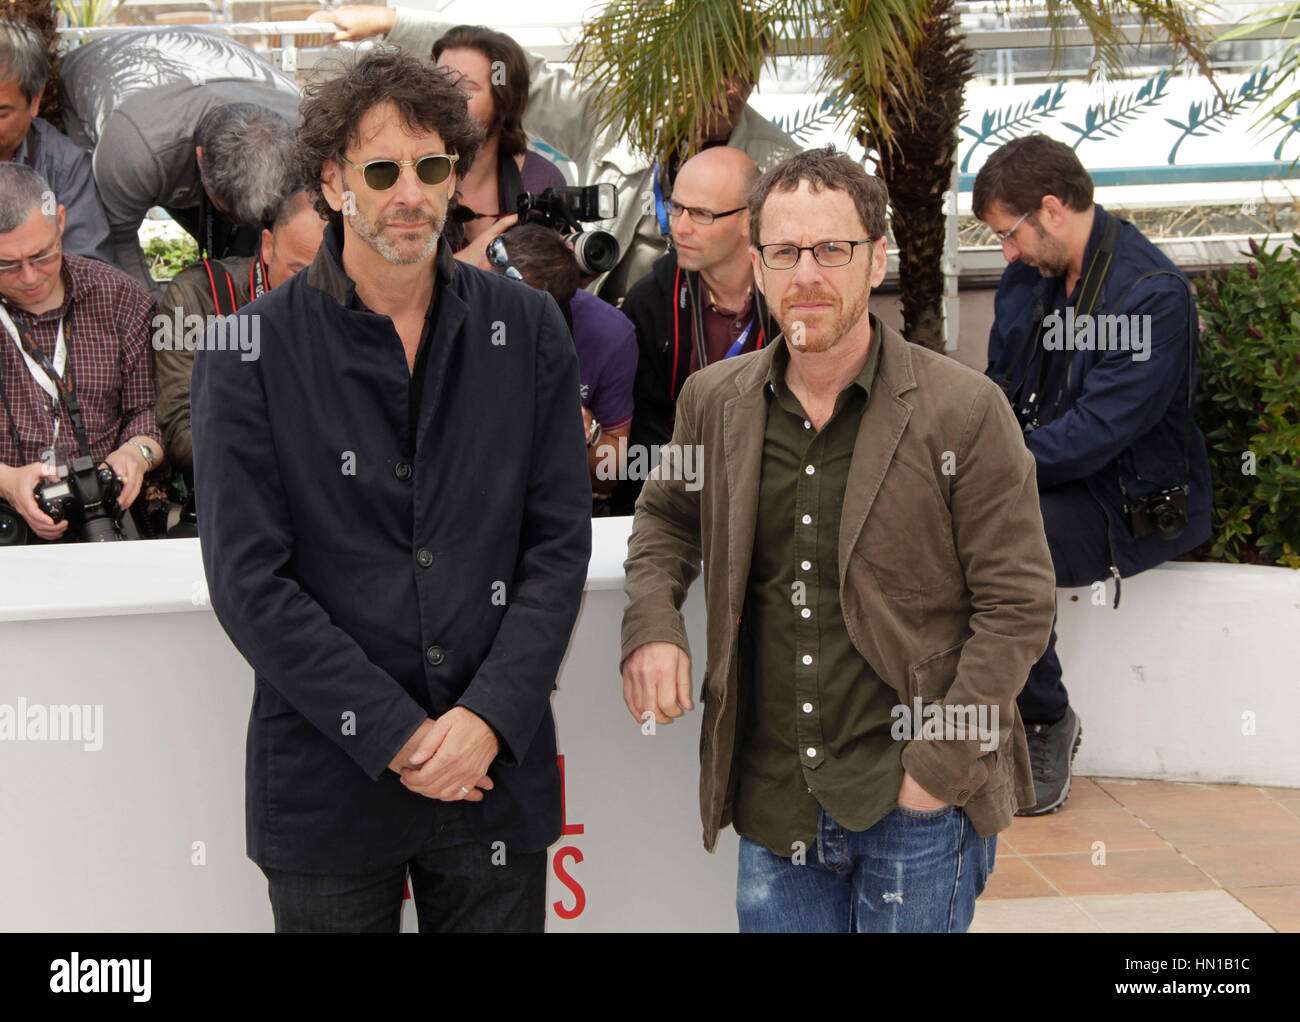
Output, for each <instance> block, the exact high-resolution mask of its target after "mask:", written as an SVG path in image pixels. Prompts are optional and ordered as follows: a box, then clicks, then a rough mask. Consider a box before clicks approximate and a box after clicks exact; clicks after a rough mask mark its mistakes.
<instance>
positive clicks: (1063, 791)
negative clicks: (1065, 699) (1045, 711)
mask: <svg viewBox="0 0 1300 1022" xmlns="http://www.w3.org/2000/svg"><path fill="white" fill-rule="evenodd" d="M1025 738H1026V740H1027V741H1028V742H1029V765H1030V767H1031V768H1032V770H1033V771H1034V795H1035V796H1037V798H1038V801H1037V802H1036V803H1035V805H1034V806H1033V808H1032V809H1018V810H1017V811H1016V815H1017V816H1042V815H1044V814H1045V813H1052V812H1055V811H1056V810H1057V809H1059V808H1061V806H1062V805H1064V804H1065V800H1066V798H1068V797H1069V795H1070V764H1072V763H1073V762H1074V754H1075V753H1076V752H1078V751H1079V744H1080V742H1082V740H1083V726H1082V725H1081V724H1080V723H1079V715H1078V714H1077V713H1075V712H1074V709H1073V707H1069V706H1067V707H1066V708H1065V716H1064V717H1062V718H1061V719H1060V720H1058V721H1057V722H1056V723H1055V724H1030V725H1029V726H1027V727H1026V728H1025Z"/></svg>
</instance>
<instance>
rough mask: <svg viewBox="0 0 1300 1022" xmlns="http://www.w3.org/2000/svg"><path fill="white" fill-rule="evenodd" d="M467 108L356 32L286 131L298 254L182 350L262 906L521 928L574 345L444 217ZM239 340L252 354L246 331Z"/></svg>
mask: <svg viewBox="0 0 1300 1022" xmlns="http://www.w3.org/2000/svg"><path fill="white" fill-rule="evenodd" d="M481 137H482V136H481V131H480V129H479V128H478V127H477V125H476V124H475V122H474V121H473V120H472V119H471V118H470V116H469V113H468V110H467V105H466V100H465V96H464V94H463V93H462V92H461V91H460V90H459V89H457V88H456V86H455V84H454V83H453V82H452V81H451V79H450V78H449V77H448V76H447V75H445V74H444V73H443V72H440V71H437V70H435V69H434V68H432V67H430V66H429V65H428V64H426V63H425V62H423V61H420V60H418V59H416V58H414V57H410V56H404V55H401V54H400V53H397V52H396V51H385V52H379V53H376V54H372V55H370V56H368V57H366V58H365V59H363V60H361V61H360V62H359V63H357V64H356V65H355V66H354V67H353V68H352V69H351V70H349V71H348V72H347V73H345V74H344V75H342V76H341V77H338V78H336V79H334V80H332V81H329V82H327V83H324V84H322V85H321V86H319V87H318V88H317V89H316V90H315V91H314V93H313V95H312V96H311V97H310V99H309V100H308V102H307V104H306V106H305V107H304V117H303V124H302V127H301V129H300V131H299V135H298V151H299V161H300V163H301V165H302V169H303V172H304V177H305V180H307V181H311V182H318V183H319V193H320V194H319V196H318V202H317V208H318V209H319V210H320V212H321V213H322V215H323V216H325V217H326V218H327V219H328V220H329V227H328V228H327V229H326V232H325V237H324V240H323V242H322V245H321V248H320V250H319V252H318V253H317V257H316V259H315V261H314V262H313V263H312V264H311V266H310V267H308V268H307V269H306V270H304V271H302V272H300V273H298V274H297V275H295V276H294V277H292V278H291V279H290V280H289V281H287V282H286V283H284V284H282V285H281V286H279V287H277V288H275V289H274V290H272V291H268V292H267V293H266V294H265V295H263V296H262V297H261V298H258V299H257V300H255V301H253V302H252V303H250V304H249V305H246V306H244V307H243V308H242V309H240V310H239V312H238V313H237V314H236V316H235V317H234V320H233V323H232V324H228V325H226V326H225V328H224V332H225V334H226V335H229V334H231V332H232V331H235V332H236V334H237V336H238V337H239V338H240V339H241V341H242V339H243V338H244V336H245V334H246V333H247V332H249V331H257V332H258V334H259V337H260V343H259V344H258V345H231V344H229V343H227V344H226V345H225V346H224V347H225V350H222V345H221V343H220V342H221V340H222V338H221V336H220V333H221V331H220V330H219V329H218V327H216V326H214V327H212V328H210V329H209V331H208V333H207V335H206V337H205V338H204V347H205V350H203V351H202V352H200V353H199V354H198V356H197V358H196V361H195V368H194V374H193V398H192V428H193V443H194V455H195V458H194V460H195V472H196V488H197V491H198V493H199V523H200V537H201V539H202V544H203V560H204V567H205V569H206V572H207V577H208V585H209V588H210V592H211V598H212V605H213V609H214V610H215V611H216V614H217V617H218V619H219V620H220V621H221V624H222V626H223V627H224V628H225V629H226V632H227V633H228V634H229V635H230V637H231V639H232V641H233V642H234V644H235V645H236V646H237V647H238V648H239V650H240V652H241V653H242V654H243V655H244V657H245V658H246V659H247V660H248V662H249V663H250V664H251V665H252V667H253V669H254V672H255V675H256V682H255V689H254V698H253V709H252V717H251V720H250V722H249V734H248V760H247V826H248V853H249V856H250V857H251V858H252V859H253V860H254V861H255V862H256V863H257V864H258V865H259V866H260V867H261V868H262V870H263V871H264V872H265V874H266V876H267V878H268V880H269V885H270V898H271V904H272V908H273V910H274V914H275V924H276V929H277V930H278V931H291V930H317V931H319V930H348V931H356V930H389V931H392V930H396V929H397V928H398V925H399V914H400V907H401V901H402V890H403V882H404V880H405V879H406V876H407V873H408V870H409V873H410V878H411V887H412V893H413V896H414V898H415V902H416V907H417V909H418V912H419V924H420V929H421V930H423V931H432V930H439V931H451V930H502V929H504V930H533V931H536V930H540V929H542V928H543V922H544V901H545V876H546V851H545V849H546V846H547V845H548V844H550V843H551V842H552V841H554V840H555V839H556V838H557V837H558V836H559V834H560V826H561V813H560V778H559V771H558V769H557V763H556V755H555V749H556V747H555V729H554V723H553V720H552V717H551V709H550V694H551V691H552V689H553V687H554V683H555V677H556V674H557V672H558V670H559V665H560V660H561V658H562V657H563V655H564V650H565V647H566V645H567V643H568V640H569V634H570V631H571V629H572V627H573V623H574V620H575V618H576V616H577V612H578V605H579V601H580V599H581V595H582V589H583V583H584V581H585V578H586V569H587V561H588V558H589V556H590V546H591V525H590V494H591V491H590V488H589V486H588V483H587V461H586V456H585V450H584V446H583V440H582V434H581V421H582V417H581V410H580V406H579V403H578V402H579V397H578V363H577V358H576V355H575V354H574V349H573V343H572V341H571V340H570V339H569V336H568V331H567V329H566V327H565V324H564V320H563V318H562V317H561V315H560V312H559V310H558V309H557V308H556V306H555V303H554V301H553V300H552V299H551V298H550V297H549V296H548V295H546V294H545V293H543V292H539V291H534V290H533V289H531V288H527V287H520V286H519V285H518V284H516V283H514V282H513V281H509V280H506V279H503V278H500V277H497V276H496V275H494V274H490V273H486V272H482V271H480V270H478V269H476V268H475V267H473V266H469V265H466V264H460V263H456V262H455V261H454V260H453V259H452V257H451V253H450V251H449V250H448V248H447V246H446V244H445V242H443V241H441V239H440V234H441V230H442V226H443V223H444V221H445V216H446V210H447V203H448V201H449V200H450V199H451V196H452V194H453V191H454V189H455V187H456V183H457V180H458V179H459V178H460V177H461V176H463V174H464V173H465V171H466V169H467V168H468V166H469V165H470V164H471V163H472V162H473V159H474V155H475V153H476V151H477V149H478V146H479V143H480V141H481ZM250 354H255V356H256V357H248V356H249V355H250Z"/></svg>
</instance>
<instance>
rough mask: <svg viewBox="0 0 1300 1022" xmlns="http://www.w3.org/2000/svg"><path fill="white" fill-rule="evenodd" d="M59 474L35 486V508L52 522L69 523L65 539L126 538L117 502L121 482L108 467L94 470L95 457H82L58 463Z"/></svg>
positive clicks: (88, 540)
mask: <svg viewBox="0 0 1300 1022" xmlns="http://www.w3.org/2000/svg"><path fill="white" fill-rule="evenodd" d="M58 475H59V478H57V479H51V480H47V481H45V482H43V483H41V484H40V485H38V486H37V487H36V489H35V490H34V491H33V494H34V496H35V497H36V506H37V507H39V508H40V509H41V510H42V511H44V512H45V513H46V514H47V515H49V516H50V518H52V519H53V520H54V521H55V523H58V522H62V521H65V520H66V521H67V522H68V533H67V535H68V538H70V539H80V540H85V541H86V542H88V543H103V542H106V541H110V540H118V539H125V538H126V536H125V534H124V532H123V530H122V517H123V511H122V508H120V507H119V506H118V503H117V498H118V497H119V496H120V495H121V493H122V480H121V479H119V478H118V476H117V474H116V473H115V472H114V471H113V470H112V469H111V468H109V467H108V466H107V465H104V466H101V467H98V468H97V467H96V466H95V459H94V458H92V457H90V456H89V455H81V456H79V457H75V458H73V459H72V461H71V464H67V463H62V462H61V463H60V464H59V466H58Z"/></svg>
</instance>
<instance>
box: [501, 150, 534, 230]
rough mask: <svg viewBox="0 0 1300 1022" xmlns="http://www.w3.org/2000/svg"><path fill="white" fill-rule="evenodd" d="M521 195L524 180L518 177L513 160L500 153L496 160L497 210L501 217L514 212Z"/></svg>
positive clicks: (516, 167)
mask: <svg viewBox="0 0 1300 1022" xmlns="http://www.w3.org/2000/svg"><path fill="white" fill-rule="evenodd" d="M525 159H527V157H525ZM523 193H524V179H523V178H522V177H520V175H519V167H518V165H517V164H516V163H515V158H514V157H513V156H506V155H505V154H504V153H501V154H500V155H499V157H498V159H497V202H498V203H499V205H498V206H497V209H499V210H500V211H501V215H502V216H506V215H507V214H509V213H513V212H515V208H516V206H518V204H519V196H521V195H522V194H523Z"/></svg>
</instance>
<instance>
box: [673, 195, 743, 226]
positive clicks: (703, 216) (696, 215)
mask: <svg viewBox="0 0 1300 1022" xmlns="http://www.w3.org/2000/svg"><path fill="white" fill-rule="evenodd" d="M748 208H749V207H748V206H737V207H736V208H735V209H729V210H727V211H726V212H723V213H714V212H712V211H711V210H707V209H697V208H695V207H694V206H683V205H682V204H681V203H679V202H673V201H672V200H671V199H664V211H665V212H666V213H667V214H668V216H669V219H672V220H676V219H677V218H678V217H679V216H681V215H682V214H683V213H689V214H690V215H691V219H692V220H694V221H695V222H696V223H697V224H702V225H704V226H705V227H707V226H708V225H709V224H711V223H713V221H714V220H721V219H722V218H723V217H724V216H732V215H733V214H735V213H739V212H740V211H741V210H745V209H748Z"/></svg>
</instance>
